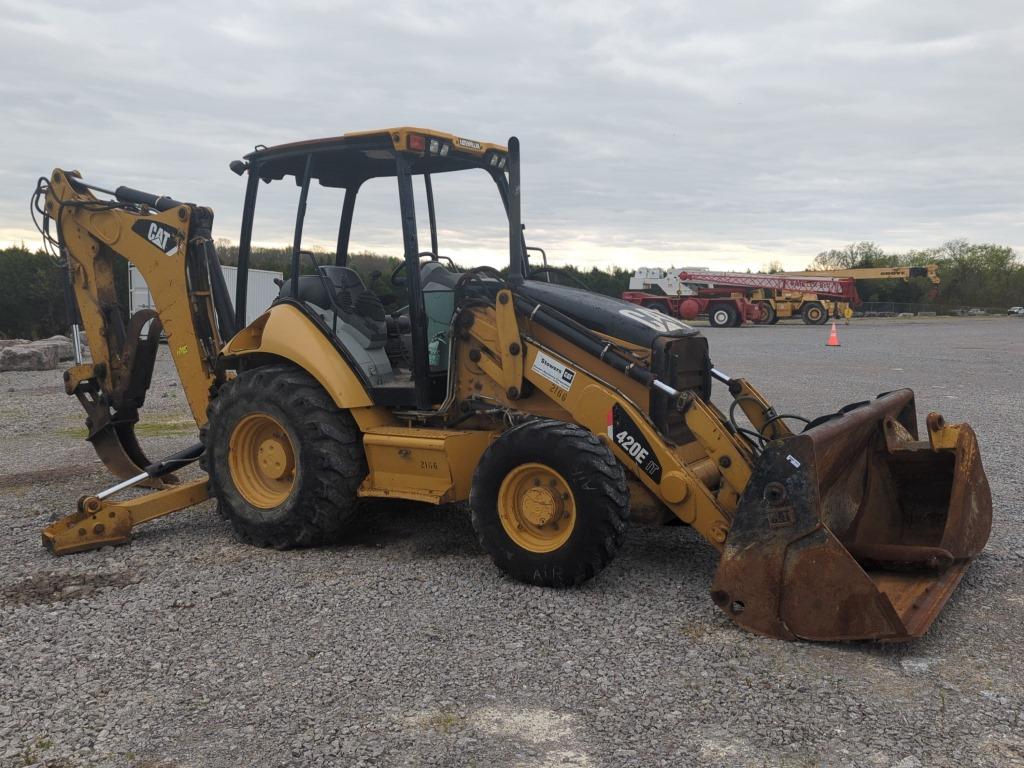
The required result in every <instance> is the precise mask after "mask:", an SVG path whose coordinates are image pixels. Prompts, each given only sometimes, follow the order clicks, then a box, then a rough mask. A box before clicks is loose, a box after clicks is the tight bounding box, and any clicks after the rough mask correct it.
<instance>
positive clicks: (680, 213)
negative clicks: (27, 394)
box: [0, 0, 1024, 269]
mask: <svg viewBox="0 0 1024 768" xmlns="http://www.w3.org/2000/svg"><path fill="white" fill-rule="evenodd" d="M0 10H2V12H3V13H2V16H0V19H2V21H0V62H2V72H3V76H2V78H0V91H2V96H3V98H2V103H3V107H2V112H0V116H2V119H0V139H2V141H0V146H2V147H3V158H2V160H0V243H3V244H6V243H10V242H12V241H14V242H18V241H21V240H24V241H25V242H26V243H28V244H34V243H35V242H36V239H35V237H34V230H33V229H32V225H31V222H30V220H29V218H28V196H29V193H30V192H31V190H32V187H33V186H34V183H35V179H36V178H37V177H38V176H40V175H48V174H49V172H50V170H51V169H52V168H53V167H54V166H61V167H64V168H77V169H79V170H81V171H82V172H83V174H84V175H85V177H86V178H87V179H90V180H93V181H94V182H95V183H98V184H100V185H101V186H107V185H109V186H111V187H112V186H116V185H118V184H128V185H130V186H136V187H140V188H142V189H146V190H148V191H152V192H158V193H166V194H171V195H173V196H175V197H178V198H181V199H186V200H192V201H196V202H200V203H203V204H206V205H210V206H212V207H213V208H214V209H215V210H216V211H217V220H216V225H215V234H216V235H217V236H218V237H223V238H228V239H231V240H237V237H238V229H239V214H240V207H241V199H242V184H243V182H242V180H241V179H239V178H238V177H236V176H235V175H234V174H232V173H231V172H230V171H229V170H228V167H227V165H228V162H229V161H230V160H232V159H234V158H237V157H239V156H241V155H242V154H244V153H245V152H246V151H248V150H249V149H251V148H252V147H253V145H255V144H267V145H272V144H275V143H281V142H285V141H293V140H297V139H301V138H313V137H321V136H330V135H336V134H339V133H343V132H346V131H350V130H361V129H367V128H376V127H383V126H391V125H425V126H431V127H435V128H437V129H440V130H446V131H449V132H452V133H456V134H458V135H461V136H467V137H471V138H475V139H481V140H489V141H500V142H503V141H504V140H505V139H506V138H507V137H508V136H509V135H510V134H516V135H518V136H519V137H520V139H521V141H522V145H523V153H524V157H523V160H524V166H523V173H524V206H525V220H526V223H527V226H528V233H529V235H528V236H529V239H530V241H531V243H532V244H538V245H543V246H544V247H545V248H546V249H547V250H548V252H549V254H550V255H551V257H552V258H553V260H554V261H556V262H557V261H572V262H575V263H593V264H599V265H607V264H611V263H616V264H621V265H623V266H638V265H652V266H653V265H659V266H669V265H670V264H674V265H676V266H679V265H684V264H685V265H705V266H711V267H730V268H732V267H735V268H746V267H752V268H755V269H756V268H759V267H762V266H764V265H766V264H767V263H768V262H770V261H772V260H779V261H782V262H783V263H784V264H785V265H786V266H789V267H803V266H805V265H806V264H807V262H809V261H810V259H812V258H813V256H814V254H815V253H817V252H819V251H820V250H823V249H825V248H830V247H841V246H843V245H845V244H847V243H849V242H851V241H855V240H874V241H875V242H877V243H878V244H880V245H882V246H883V247H885V248H887V249H909V248H915V247H917V248H923V247H929V246H933V245H938V244H940V243H942V242H943V241H945V240H948V239H951V238H955V237H963V238H967V239H969V240H975V241H985V242H997V243H1002V244H1008V245H1012V246H1014V247H1016V248H1018V249H1019V250H1022V251H1024V155H1022V151H1021V150H1022V141H1024V140H1022V136H1024V131H1022V118H1024V91H1022V88H1021V78H1022V74H1024V6H1022V5H1021V4H1020V3H1019V2H1012V1H1011V2H983V1H975V2H963V0H958V1H957V2H938V1H936V2H929V3H923V2H891V1H889V2H865V1H863V0H844V1H841V2H786V1H785V0H780V1H779V2H774V3H764V2H735V3H731V2H720V3H707V2H683V1H681V0H673V1H670V2H664V3H640V2H634V3H628V4H626V3H604V2H600V1H598V0H584V1H582V2H573V1H568V2H556V3H539V4H529V3H521V2H507V1H506V2H503V3H500V4H496V5H493V6H492V5H491V4H489V3H487V2H477V3H467V2H464V1H463V2H458V3H448V2H443V1H441V0H437V1H436V2H431V3H419V2H400V1H394V2H390V3H365V2H359V3H347V2H312V1H303V0H292V2H289V3H284V2H281V3H271V2H248V3H234V2H232V3H228V2H218V1H217V0H206V2H191V1H190V0H179V2H175V3H167V2H160V3H149V2H145V0H137V1H136V2H133V3H131V4H120V3H110V2H106V1H105V2H95V1H94V0H77V1H76V2H73V3H72V2H70V1H68V2H64V3H51V2H46V1H45V0H34V2H32V3H25V2H23V1H19V2H8V0H0ZM471 182H472V183H471ZM484 182H486V183H484ZM391 192H392V190H391V189H390V188H389V189H380V190H374V191H373V194H369V193H368V195H367V198H366V207H365V210H364V212H363V218H362V219H361V220H359V221H357V224H356V229H355V235H354V240H355V242H354V245H355V246H356V247H360V246H361V247H367V248H375V249H386V250H388V249H393V248H394V247H395V244H396V243H397V242H399V240H398V237H397V227H398V220H397V213H395V203H394V200H393V196H392V194H391ZM494 194H495V193H494V191H493V186H490V185H489V182H488V181H487V180H486V178H483V181H480V180H478V179H476V178H474V179H467V180H463V181H460V182H457V183H456V182H454V181H453V182H452V183H450V184H448V186H447V187H446V188H445V189H439V190H438V197H439V201H438V205H439V212H438V217H439V224H440V227H441V229H442V237H441V250H442V252H448V253H451V254H452V255H455V256H456V258H460V260H463V261H465V260H467V259H468V258H475V259H477V260H480V261H490V262H491V263H494V262H496V261H500V260H501V258H502V257H501V256H500V255H499V254H498V252H499V251H500V249H501V248H502V245H503V242H502V239H501V229H500V222H499V221H498V216H499V214H500V211H499V209H498V208H497V202H496V199H495V198H494V197H493V195H494ZM289 195H292V197H289ZM293 198H294V190H292V189H282V190H276V191H275V193H273V194H268V196H267V197H266V199H265V201H264V209H263V210H262V211H261V212H262V213H265V214H266V215H265V216H264V217H263V218H261V219H260V224H259V226H258V229H257V238H258V239H259V240H260V241H261V242H267V243H270V242H281V243H283V242H287V241H290V238H291V233H290V226H291V224H290V222H289V215H288V214H287V213H285V211H287V210H288V206H289V205H294V203H293V202H292V200H293ZM371 203H372V205H371ZM333 204H334V203H333V202H332V199H331V197H330V195H329V194H328V193H326V192H325V193H324V194H323V195H322V196H321V197H319V198H317V199H316V200H314V201H313V205H314V206H315V207H316V211H315V212H314V214H312V215H313V217H314V218H313V220H312V222H313V223H314V224H315V226H313V227H312V228H311V230H310V235H309V237H310V240H309V241H308V243H309V244H310V245H312V244H315V241H316V240H317V238H318V234H317V233H318V232H320V231H322V232H323V233H324V237H323V238H322V239H323V241H324V242H325V243H326V242H328V241H329V239H330V237H331V235H332V234H333V233H332V232H331V229H332V227H333V226H334V225H333V221H334V217H335V216H336V215H337V214H336V211H335V209H334V208H333V207H332V205H333Z"/></svg>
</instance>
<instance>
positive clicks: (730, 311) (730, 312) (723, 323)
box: [708, 304, 740, 328]
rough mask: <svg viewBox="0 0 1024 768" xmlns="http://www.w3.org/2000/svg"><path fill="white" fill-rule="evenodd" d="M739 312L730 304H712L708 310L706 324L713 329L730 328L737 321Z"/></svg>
mask: <svg viewBox="0 0 1024 768" xmlns="http://www.w3.org/2000/svg"><path fill="white" fill-rule="evenodd" d="M739 316H740V315H739V312H737V311H736V307H734V306H733V305H732V304H712V305H711V306H710V307H709V308H708V322H709V323H711V326H712V327H713V328H730V327H732V326H735V325H736V321H737V320H739Z"/></svg>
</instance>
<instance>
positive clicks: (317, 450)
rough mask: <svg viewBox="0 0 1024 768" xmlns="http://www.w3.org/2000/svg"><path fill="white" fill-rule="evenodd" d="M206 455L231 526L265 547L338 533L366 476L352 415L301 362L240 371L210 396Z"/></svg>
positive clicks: (302, 542)
mask: <svg viewBox="0 0 1024 768" xmlns="http://www.w3.org/2000/svg"><path fill="white" fill-rule="evenodd" d="M208 415H209V423H208V425H207V429H206V437H205V443H206V456H205V457H204V459H205V461H204V465H205V467H206V470H207V472H209V474H210V483H211V488H212V490H213V493H214V495H215V496H216V498H217V501H218V505H219V509H220V511H221V514H223V515H224V516H225V517H226V518H227V519H228V520H229V521H230V522H231V526H232V528H234V530H235V533H236V534H238V536H239V537H240V538H241V539H243V540H244V541H247V542H249V543H252V544H255V545H257V546H261V547H274V548H276V549H289V548H292V547H310V546H315V545H318V544H322V543H326V542H330V541H333V540H334V539H336V538H337V536H338V534H339V533H340V532H341V530H342V528H343V527H344V525H345V523H346V522H348V520H349V518H350V517H351V516H352V514H353V512H354V511H355V509H356V505H357V501H358V498H357V494H356V491H357V489H358V488H359V484H360V483H361V482H362V480H363V478H364V477H366V473H367V468H366V456H365V453H364V451H363V443H362V435H361V434H360V432H359V428H358V427H357V426H356V423H355V421H354V420H353V418H352V416H351V415H350V414H349V413H348V412H347V411H342V410H339V409H338V408H337V406H336V405H335V404H334V402H333V401H332V400H331V398H330V396H329V395H328V394H327V393H326V392H325V391H324V389H323V388H322V387H321V386H320V385H319V383H317V381H316V380H315V379H314V378H313V377H312V376H310V375H309V374H308V373H306V372H305V371H302V370H300V369H298V368H295V367H293V366H290V365H269V366H265V367H261V368H256V369H254V370H251V371H244V372H242V373H240V374H239V375H238V376H237V377H236V378H235V379H233V380H231V381H229V382H227V383H226V384H224V385H223V386H222V387H221V388H220V390H219V391H218V393H217V397H215V398H214V399H213V400H212V401H211V402H210V408H209V411H208Z"/></svg>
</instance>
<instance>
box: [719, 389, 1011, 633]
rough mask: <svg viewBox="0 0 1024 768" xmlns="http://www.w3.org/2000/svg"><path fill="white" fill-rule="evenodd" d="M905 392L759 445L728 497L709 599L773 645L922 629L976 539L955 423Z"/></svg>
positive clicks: (968, 446)
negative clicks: (918, 406)
mask: <svg viewBox="0 0 1024 768" xmlns="http://www.w3.org/2000/svg"><path fill="white" fill-rule="evenodd" d="M928 433H929V434H928V438H929V439H928V440H924V441H919V440H918V439H917V416H916V412H915V408H914V393H913V392H912V391H911V390H909V389H904V390H899V391H896V392H891V393H888V394H885V395H882V396H880V397H879V398H878V399H877V400H874V401H873V402H869V403H860V404H856V405H853V406H847V407H846V408H844V409H843V410H842V411H840V412H839V413H837V414H835V415H834V416H831V417H826V418H823V419H818V420H817V421H815V422H813V423H812V424H811V425H809V426H808V428H807V429H806V430H805V431H804V432H803V433H802V434H799V435H795V436H793V437H789V438H785V439H782V440H775V441H772V442H771V443H769V444H768V446H767V447H766V449H765V451H764V453H763V454H762V455H761V458H760V460H759V461H758V463H757V465H756V466H755V467H754V471H753V475H752V477H751V479H750V482H749V484H748V485H747V488H746V490H745V492H744V494H743V498H742V499H741V500H740V504H739V507H738V509H737V512H736V519H735V520H734V521H733V525H732V528H731V529H730V531H729V536H728V538H727V539H726V542H725V550H724V552H723V554H722V560H721V563H720V564H719V567H718V571H717V573H716V574H715V580H714V585H713V587H712V593H711V594H712V598H713V599H714V600H715V602H716V603H717V604H718V605H719V606H720V607H721V608H722V609H723V610H725V611H726V613H727V614H729V616H730V617H731V618H732V619H733V620H734V621H736V623H738V624H740V625H741V626H743V627H745V628H747V629H749V630H752V631H754V632H758V633H761V634H764V635H769V636H771V637H776V638H780V639H788V640H792V639H796V638H802V639H805V640H868V639H881V640H908V639H910V638H913V637H919V636H921V635H922V634H924V633H925V632H926V631H927V629H928V627H929V626H930V625H931V623H932V621H934V620H935V617H936V616H938V614H939V613H940V612H941V610H942V607H943V606H944V605H945V604H946V601H947V600H949V598H950V596H951V595H952V593H953V590H954V589H955V588H956V586H957V584H958V583H959V582H960V579H961V577H962V576H963V574H964V571H965V569H966V568H967V566H968V564H969V563H970V561H971V559H972V558H973V557H974V556H975V555H977V554H978V553H979V552H981V550H982V548H984V546H985V542H986V541H987V540H988V535H989V530H990V528H991V523H992V497H991V494H990V492H989V487H988V480H987V479H986V477H985V472H984V470H983V469H982V466H981V457H980V456H979V454H978V443H977V439H976V438H975V436H974V432H973V430H971V428H970V427H969V426H967V425H966V424H959V425H953V426H947V425H946V424H945V422H944V421H943V420H942V417H941V416H939V415H938V414H931V415H930V416H929V417H928Z"/></svg>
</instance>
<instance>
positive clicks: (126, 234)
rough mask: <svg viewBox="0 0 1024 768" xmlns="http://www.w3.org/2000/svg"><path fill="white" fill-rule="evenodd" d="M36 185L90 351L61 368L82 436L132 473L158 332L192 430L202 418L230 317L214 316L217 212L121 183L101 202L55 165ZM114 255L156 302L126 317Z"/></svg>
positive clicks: (139, 456)
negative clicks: (81, 411)
mask: <svg viewBox="0 0 1024 768" xmlns="http://www.w3.org/2000/svg"><path fill="white" fill-rule="evenodd" d="M40 190H41V192H43V193H45V198H44V200H43V203H42V204H43V206H44V208H43V214H44V222H45V223H44V228H46V225H48V224H49V223H50V222H52V224H53V225H54V227H55V230H56V239H55V243H53V244H55V245H56V246H57V247H58V248H59V255H60V258H61V260H62V262H63V264H64V265H65V270H66V277H67V280H68V284H69V286H70V289H71V291H70V303H71V304H72V305H73V306H71V307H69V309H70V314H71V315H72V317H75V318H76V319H78V318H80V322H81V324H82V326H83V328H84V330H85V335H86V338H87V340H88V343H89V349H90V352H91V357H92V361H91V362H88V363H82V362H78V364H76V365H75V366H73V367H72V368H70V369H69V370H68V371H66V372H65V374H64V381H65V388H66V390H67V393H68V394H73V395H75V396H76V397H77V398H78V399H79V401H80V402H81V404H82V406H83V407H84V408H85V410H86V414H87V419H86V424H87V426H88V429H89V434H88V438H87V439H88V440H89V441H90V442H91V443H92V444H93V446H94V447H95V449H96V451H97V453H98V454H99V456H100V458H101V460H102V461H103V462H104V464H105V465H106V466H107V468H108V469H109V470H110V471H111V472H112V473H113V474H114V475H115V476H117V477H119V478H122V479H126V478H129V477H133V476H135V475H137V474H139V472H141V471H142V470H143V468H145V467H146V466H148V465H149V464H150V463H151V462H150V461H149V459H148V458H147V457H146V455H145V454H144V452H143V451H142V449H141V448H140V446H139V444H138V441H137V440H136V437H135V433H134V426H135V424H136V423H137V421H138V418H139V409H140V408H141V407H142V406H143V404H144V402H145V396H146V390H147V389H148V387H149V384H150V379H151V376H152V371H153V365H154V361H155V356H156V352H157V347H158V344H159V343H160V340H161V334H164V335H166V339H167V343H168V347H169V348H170V350H171V358H172V360H173V361H174V365H175V367H176V368H177V372H178V376H179V379H180V381H181V384H182V388H183V390H184V392H185V396H186V399H187V401H188V405H189V409H190V411H191V413H192V416H193V418H194V419H195V422H196V425H197V427H202V426H203V425H204V424H205V423H206V408H207V405H208V403H209V397H210V388H211V386H213V385H214V384H215V382H216V381H217V379H218V376H219V374H218V367H217V354H218V351H219V349H220V346H221V342H222V336H221V330H222V329H226V326H225V321H226V320H228V319H229V318H226V317H225V315H226V314H228V313H227V312H226V311H225V310H226V307H225V306H223V305H222V306H221V308H220V309H221V311H220V312H219V313H218V312H217V311H216V310H215V306H214V288H215V287H216V286H217V281H218V280H222V278H221V276H220V273H219V264H216V263H215V262H216V256H215V254H214V253H213V246H212V242H211V240H210V227H211V225H212V220H213V213H212V211H210V210H209V209H208V208H202V207H199V206H194V205H191V204H185V203H178V202H177V201H174V200H170V199H169V198H166V197H164V198H159V197H156V196H153V195H147V194H145V193H140V192H137V191H136V190H131V189H128V188H125V187H121V188H119V189H118V190H117V191H116V192H115V193H113V194H114V195H115V199H114V200H105V199H100V198H97V197H96V195H94V194H93V188H91V187H89V186H88V185H86V184H85V183H84V182H82V181H80V175H79V174H78V173H77V172H76V171H70V172H68V171H64V170H61V169H56V170H54V172H53V174H52V175H51V177H50V179H49V182H48V183H45V180H44V184H41V185H40ZM47 231H48V229H47ZM118 259H124V260H125V261H127V262H128V263H129V264H131V265H133V266H135V267H136V268H137V269H138V271H139V273H140V274H141V275H142V277H143V279H144V280H145V281H146V285H147V286H148V287H149V290H150V293H151V295H152V297H153V303H154V305H155V306H154V307H153V308H152V309H143V310H140V311H138V312H136V313H135V315H134V316H132V317H131V318H129V319H128V321H127V322H125V320H124V307H123V306H122V304H121V302H120V301H119V298H118V296H117V291H116V288H115V279H114V275H115V270H116V264H117V260H118ZM218 320H220V323H219V324H218ZM170 479H171V481H172V482H173V476H172V477H171V478H170ZM151 484H153V485H159V481H156V480H154V481H152V483H151Z"/></svg>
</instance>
